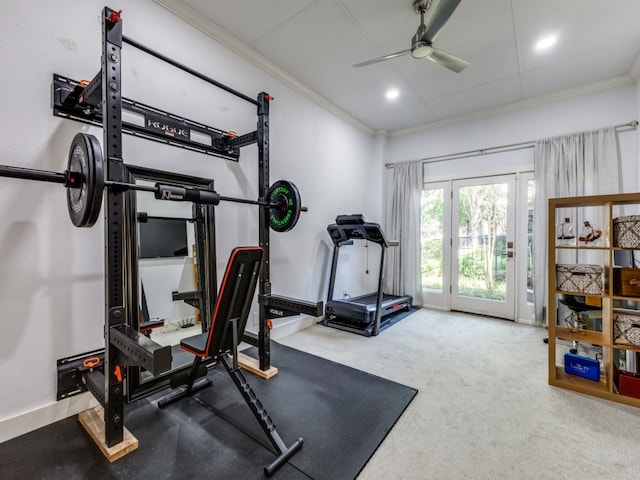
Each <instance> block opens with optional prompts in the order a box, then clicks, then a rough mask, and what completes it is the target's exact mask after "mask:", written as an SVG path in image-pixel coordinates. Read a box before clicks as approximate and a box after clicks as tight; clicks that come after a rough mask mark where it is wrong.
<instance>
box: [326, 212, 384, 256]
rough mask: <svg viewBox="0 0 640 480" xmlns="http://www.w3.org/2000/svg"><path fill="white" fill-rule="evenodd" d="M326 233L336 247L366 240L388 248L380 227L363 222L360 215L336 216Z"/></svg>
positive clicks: (362, 217)
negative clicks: (355, 240) (356, 240)
mask: <svg viewBox="0 0 640 480" xmlns="http://www.w3.org/2000/svg"><path fill="white" fill-rule="evenodd" d="M327 231H328V232H329V235H330V236H331V240H332V241H333V243H334V244H335V245H336V246H339V245H343V244H346V242H348V241H349V240H354V239H359V240H368V241H370V242H374V243H377V244H379V245H381V246H382V247H384V248H386V247H388V246H389V243H388V242H387V239H386V238H385V236H384V232H383V231H382V227H381V226H380V225H379V224H377V223H372V222H367V221H365V219H364V216H363V215H362V214H351V215H338V216H337V217H336V223H334V224H331V225H329V226H328V227H327Z"/></svg>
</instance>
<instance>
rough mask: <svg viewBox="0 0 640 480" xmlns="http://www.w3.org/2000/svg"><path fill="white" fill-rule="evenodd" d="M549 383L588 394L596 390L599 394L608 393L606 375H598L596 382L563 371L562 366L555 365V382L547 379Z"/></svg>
mask: <svg viewBox="0 0 640 480" xmlns="http://www.w3.org/2000/svg"><path fill="white" fill-rule="evenodd" d="M549 383H550V384H551V385H556V386H558V387H565V388H569V389H571V390H576V391H579V392H582V393H588V394H590V395H595V394H594V393H593V392H598V393H600V394H609V390H610V389H609V383H608V382H607V380H606V377H604V376H600V381H599V382H596V381H594V380H588V379H586V378H582V377H578V376H577V375H571V374H569V373H567V372H565V371H564V367H561V366H556V378H555V382H554V383H552V382H551V381H549Z"/></svg>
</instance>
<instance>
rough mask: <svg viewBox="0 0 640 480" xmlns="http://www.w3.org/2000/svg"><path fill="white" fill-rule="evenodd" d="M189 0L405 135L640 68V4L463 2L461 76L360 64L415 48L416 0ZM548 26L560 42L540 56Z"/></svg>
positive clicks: (456, 23) (620, 0) (303, 76)
mask: <svg viewBox="0 0 640 480" xmlns="http://www.w3.org/2000/svg"><path fill="white" fill-rule="evenodd" d="M438 2H439V0H433V4H432V6H431V8H430V9H429V11H428V12H427V14H426V17H425V23H426V24H427V25H429V20H430V16H431V14H432V13H433V11H434V9H435V8H436V7H437V4H438ZM160 3H167V2H166V0H165V1H164V2H160ZM173 3H177V0H175V1H174V2H173ZM182 3H183V4H185V5H186V6H187V7H189V8H191V9H193V10H195V11H196V12H197V14H198V15H202V16H204V17H206V18H207V19H208V20H210V21H211V22H213V23H215V24H216V25H217V26H219V27H221V28H222V29H223V30H224V31H226V32H228V33H229V34H231V35H232V36H233V37H235V38H236V39H238V40H240V41H241V42H242V44H244V45H246V46H249V47H250V48H251V49H253V50H255V51H256V52H258V53H259V54H260V55H261V56H263V57H265V58H266V59H268V60H269V61H270V62H272V63H273V64H275V65H276V66H278V67H279V68H280V69H282V70H284V71H285V72H287V73H288V74H289V75H290V76H292V77H294V78H295V79H296V80H297V81H299V82H300V83H301V84H303V85H305V86H306V87H308V88H309V89H311V90H312V91H314V92H315V93H317V94H318V95H320V96H321V97H323V98H324V99H326V100H328V101H329V102H330V103H331V104H334V105H335V106H337V107H339V109H341V110H343V111H344V112H346V113H347V114H348V115H350V116H351V117H353V118H355V119H356V120H357V121H359V122H360V123H361V124H363V125H365V126H366V127H368V128H369V129H371V130H372V131H386V132H390V133H391V132H397V133H401V132H403V131H410V130H412V129H415V128H417V127H420V128H422V127H424V126H425V125H429V124H434V123H435V124H438V123H442V122H443V121H447V120H449V121H451V119H454V118H458V119H459V118H468V117H469V116H470V115H474V116H478V115H483V114H489V113H491V112H495V111H499V110H500V109H502V110H504V109H505V108H518V106H519V105H525V104H526V105H531V104H532V103H535V102H536V101H538V102H542V101H544V100H545V99H549V98H557V97H558V96H571V95H573V94H579V93H585V92H588V91H594V90H598V89H601V88H609V87H611V86H614V85H620V84H624V83H629V82H631V81H634V80H635V79H637V77H638V73H639V71H640V61H639V60H638V58H639V54H640V1H638V0H607V1H602V0H598V1H596V0H535V1H532V0H462V1H461V2H460V4H459V5H458V7H457V8H456V10H455V11H454V12H453V14H452V16H451V17H450V19H449V21H448V22H447V23H446V25H445V26H444V28H443V29H442V30H441V31H440V34H439V35H438V37H437V38H436V40H435V41H434V46H435V47H438V48H440V49H443V50H445V51H447V52H450V53H453V54H455V55H456V56H458V57H462V58H463V59H465V60H467V61H469V62H470V66H469V67H467V68H466V69H465V70H463V71H462V72H461V73H454V72H452V71H450V70H448V69H446V68H444V67H442V66H440V65H437V64H435V63H433V62H431V61H429V60H426V59H422V60H419V59H414V58H412V57H411V55H405V56H402V57H398V58H394V59H390V60H386V61H384V62H381V63H376V64H373V65H369V66H366V67H362V68H354V67H353V64H356V63H359V62H362V61H365V60H368V59H371V58H375V57H379V56H382V55H386V54H390V53H394V52H398V51H400V50H405V49H408V48H410V46H411V38H412V36H413V35H414V34H415V33H416V30H417V28H418V25H419V24H420V17H419V15H417V14H416V13H415V12H414V11H413V8H412V3H413V2H412V0H270V1H265V0H213V1H212V0H182ZM550 33H552V34H555V35H557V37H558V41H557V44H556V45H555V47H554V48H552V49H550V50H548V51H545V52H541V53H539V52H536V51H535V49H534V45H535V43H536V42H537V41H538V39H539V38H540V37H541V36H542V35H546V34H550ZM390 88H396V89H398V91H399V94H400V95H399V97H398V98H397V99H395V100H394V101H388V100H387V99H386V97H385V93H386V91H387V90H388V89H390Z"/></svg>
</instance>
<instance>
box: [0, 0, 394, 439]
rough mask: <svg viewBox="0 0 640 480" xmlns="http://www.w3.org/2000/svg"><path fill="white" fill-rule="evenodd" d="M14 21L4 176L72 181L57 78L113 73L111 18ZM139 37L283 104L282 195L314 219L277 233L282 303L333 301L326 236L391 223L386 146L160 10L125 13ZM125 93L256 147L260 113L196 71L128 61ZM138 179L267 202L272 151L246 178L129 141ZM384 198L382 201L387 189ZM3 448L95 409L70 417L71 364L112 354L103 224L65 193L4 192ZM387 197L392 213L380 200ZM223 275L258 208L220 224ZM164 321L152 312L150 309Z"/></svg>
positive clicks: (274, 122)
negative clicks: (67, 385) (263, 167)
mask: <svg viewBox="0 0 640 480" xmlns="http://www.w3.org/2000/svg"><path fill="white" fill-rule="evenodd" d="M4 3H5V5H3V13H2V15H1V16H0V56H1V57H2V61H3V65H4V67H5V68H3V73H2V75H0V87H1V91H2V94H1V95H0V111H2V119H0V126H1V127H2V128H0V132H2V133H0V135H1V136H2V137H1V141H0V144H1V145H2V160H1V162H2V163H3V164H9V165H17V166H22V167H30V168H37V169H45V170H54V171H58V172H61V171H63V170H64V169H65V167H66V161H67V155H68V148H69V144H70V142H71V139H72V138H73V136H74V134H75V133H77V132H78V131H85V132H90V133H93V134H94V135H96V136H97V137H98V138H100V139H101V138H102V133H101V130H100V129H98V128H95V127H88V126H86V125H84V124H80V123H77V122H73V121H70V120H65V119H60V118H56V117H53V115H52V112H51V107H50V84H51V78H52V75H53V73H58V74H61V75H64V76H68V77H71V78H75V79H84V78H87V79H90V78H92V77H93V76H94V75H95V74H96V73H97V72H98V69H99V68H100V55H101V25H100V21H99V17H100V14H101V12H102V8H103V7H104V3H103V2H102V1H97V0H85V1H82V2H79V1H72V0H59V1H56V2H50V1H45V0H40V1H33V2H4ZM109 6H110V7H111V8H114V9H116V10H118V9H123V22H124V24H123V25H124V32H125V35H127V36H130V37H131V38H134V39H136V40H138V41H140V42H141V43H144V44H146V45H148V46H149V47H151V48H154V49H156V50H158V51H161V52H163V53H164V54H166V55H168V56H170V57H172V58H175V59H176V60H178V61H180V62H183V63H185V64H187V65H189V66H191V67H193V68H195V69H196V70H199V71H201V72H203V73H204V74H206V75H209V76H211V77H213V78H215V79H216V80H218V81H221V82H223V83H226V84H228V85H230V86H232V87H233V88H235V89H236V90H239V91H240V92H243V93H245V94H246V95H248V96H250V97H252V98H255V97H256V96H257V95H258V93H259V92H260V91H266V92H268V93H269V94H271V95H272V96H273V97H275V100H274V101H273V102H271V117H270V127H271V142H270V145H271V175H270V178H271V180H272V181H275V180H276V179H278V178H285V179H288V180H291V181H293V182H294V183H295V184H296V185H297V186H298V188H299V189H300V192H301V195H302V199H303V203H304V204H305V205H306V206H307V207H308V208H309V212H308V213H303V214H302V216H301V218H300V221H299V223H298V226H297V227H296V228H295V229H294V230H293V231H291V232H288V233H284V234H276V233H272V234H271V252H272V261H271V280H272V282H273V291H274V293H279V294H283V295H287V296H291V297H296V298H301V299H306V300H310V301H317V300H323V299H324V295H325V291H326V283H327V274H328V265H329V260H330V255H331V245H330V243H331V242H330V240H329V238H328V235H327V233H326V226H327V225H328V224H329V223H331V222H333V220H334V218H335V216H336V215H337V214H340V213H350V212H362V213H364V214H365V215H367V216H368V217H370V218H379V217H380V211H379V203H380V200H379V197H380V195H379V191H380V190H379V188H381V185H382V181H381V173H380V169H379V168H377V167H378V165H379V158H377V156H376V154H375V152H376V149H375V145H374V143H373V141H372V139H371V138H370V137H369V136H368V135H366V134H364V133H362V132H361V131H359V130H357V129H355V128H354V127H352V126H350V125H348V124H347V123H345V122H344V121H342V120H340V119H338V118H337V117H335V116H334V115H332V114H330V113H328V112H327V111H326V110H324V109H322V108H320V107H319V106H317V105H316V104H314V103H312V102H310V101H308V100H307V99H305V98H303V97H302V96H301V95H300V94H298V93H296V92H294V91H293V90H292V89H291V88H289V87H287V86H285V85H284V84H282V83H281V82H280V81H277V80H275V79H274V78H273V77H271V76H269V75H267V74H266V73H265V72H263V71H262V70H260V69H258V68H257V67H255V66H253V65H252V64H249V63H248V62H246V61H244V60H241V59H240V58H239V57H238V56H237V55H235V54H233V53H231V52H230V51H229V50H227V49H226V48H225V47H223V46H221V45H220V44H218V43H216V42H214V41H213V40H212V39H211V38H210V37H208V36H207V35H205V34H203V33H202V32H201V31H199V30H197V29H195V28H193V27H191V26H189V25H188V24H186V23H185V22H184V21H182V20H180V19H179V18H178V17H176V16H174V15H173V14H171V13H169V12H168V11H166V10H164V9H163V8H161V7H159V6H157V5H156V4H154V3H152V2H151V1H150V0H139V1H136V2H129V1H124V0H113V1H112V2H109ZM122 58H123V69H122V78H123V94H124V96H126V97H129V98H133V99H135V100H138V101H141V102H144V103H147V104H150V105H153V106H155V107H158V108H162V109H165V110H168V111H171V112H172V113H176V114H179V115H183V116H185V117H187V118H191V119H194V120H198V121H201V122H203V123H206V124H209V125H211V126H214V127H218V128H223V129H225V130H226V129H229V130H236V131H237V132H239V133H241V134H242V133H247V132H249V131H253V130H255V128H256V118H257V117H256V109H255V107H254V106H252V105H247V104H244V103H243V102H242V101H239V100H237V99H236V98H235V97H232V96H230V95H228V94H221V93H220V92H219V91H217V90H216V89H215V88H214V87H211V86H209V85H206V84H203V83H202V82H200V81H199V80H196V79H194V78H191V77H189V76H188V75H186V74H184V73H183V72H180V71H177V70H175V69H173V68H172V67H169V66H166V65H164V64H163V63H161V62H159V61H157V60H156V59H153V58H151V57H147V56H145V55H143V54H141V53H140V52H138V51H136V50H135V49H133V48H132V47H129V46H127V45H125V46H124V47H123V54H122ZM124 158H125V162H126V163H129V164H136V165H142V166H148V167H152V168H157V169H165V170H172V171H178V172H180V173H187V174H192V175H198V176H203V177H207V178H213V179H214V180H215V185H216V189H217V190H218V191H219V192H220V193H221V194H223V195H227V196H236V197H243V198H251V199H255V198H257V149H256V148H255V146H252V147H247V148H244V149H243V150H242V152H241V160H240V162H238V163H235V162H229V161H224V160H221V159H218V158H213V157H209V156H204V155H200V154H196V153H192V152H187V151H185V150H181V149H177V148H172V147H166V146H163V145H159V144H156V143H154V142H149V141H144V140H140V139H134V138H131V137H126V136H125V139H124ZM372 183H373V184H374V185H375V189H374V192H375V193H372V189H371V185H372ZM0 185H1V187H0V218H2V222H0V246H1V247H2V248H1V251H0V282H1V285H2V288H0V325H1V327H2V335H0V385H2V388H1V389H0V422H1V423H2V428H1V429H0V432H1V433H0V441H3V440H5V439H7V438H11V437H13V436H15V435H18V434H20V433H24V432H26V431H29V430H31V429H33V428H36V427H38V426H40V425H43V424H46V423H48V422H51V421H54V420H56V419H58V418H63V417H64V416H68V415H71V414H73V413H75V412H77V411H79V410H81V409H83V408H86V407H87V405H88V402H89V399H88V398H87V396H86V395H85V396H84V397H82V398H79V397H74V399H73V400H70V401H66V402H64V401H63V402H55V394H56V392H55V388H56V360H57V359H59V358H63V357H67V356H70V355H74V354H79V353H82V352H86V351H89V350H93V349H96V348H100V347H102V346H103V343H104V341H103V321H104V281H103V280H104V266H103V263H104V258H103V247H104V239H103V226H102V219H100V220H99V222H98V224H97V225H96V226H95V227H94V228H92V229H77V228H74V227H73V226H72V224H71V222H70V221H69V219H68V214H67V207H66V199H65V191H64V189H63V188H60V186H58V185H53V184H44V183H36V182H29V181H24V180H16V179H6V178H0ZM374 198H375V199H376V201H374ZM216 217H217V240H218V241H217V244H218V269H219V275H222V269H223V268H224V266H225V265H226V262H227V259H228V256H229V252H230V250H231V249H232V248H233V247H234V246H236V245H248V244H256V243H257V214H256V210H255V207H252V206H244V205H235V204H226V205H224V206H220V207H219V208H217V210H216ZM150 307H151V306H150Z"/></svg>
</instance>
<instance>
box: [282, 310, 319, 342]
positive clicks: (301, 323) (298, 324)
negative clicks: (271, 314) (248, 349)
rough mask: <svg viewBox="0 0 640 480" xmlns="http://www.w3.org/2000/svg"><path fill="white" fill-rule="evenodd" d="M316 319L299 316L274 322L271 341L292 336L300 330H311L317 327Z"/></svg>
mask: <svg viewBox="0 0 640 480" xmlns="http://www.w3.org/2000/svg"><path fill="white" fill-rule="evenodd" d="M317 320H318V319H317V318H316V317H312V316H309V315H299V316H296V317H285V318H280V319H278V320H274V322H273V323H274V325H273V328H272V329H271V339H272V340H278V339H279V338H284V337H286V336H288V335H292V334H294V333H296V332H299V331H300V330H304V329H305V328H309V327H311V326H312V325H315V323H316V322H317Z"/></svg>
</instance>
